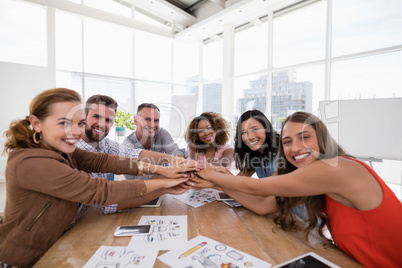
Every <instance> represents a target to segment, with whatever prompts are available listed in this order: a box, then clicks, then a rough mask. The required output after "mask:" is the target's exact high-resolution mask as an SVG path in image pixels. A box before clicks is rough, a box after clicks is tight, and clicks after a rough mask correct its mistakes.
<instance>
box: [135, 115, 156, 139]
mask: <svg viewBox="0 0 402 268" xmlns="http://www.w3.org/2000/svg"><path fill="white" fill-rule="evenodd" d="M159 118H160V113H159V111H158V109H154V108H149V107H144V108H143V109H142V110H141V111H140V112H139V113H138V114H137V115H136V116H134V124H135V125H136V126H137V138H138V140H142V139H143V138H144V139H151V138H152V137H153V136H155V134H156V132H158V130H159Z"/></svg>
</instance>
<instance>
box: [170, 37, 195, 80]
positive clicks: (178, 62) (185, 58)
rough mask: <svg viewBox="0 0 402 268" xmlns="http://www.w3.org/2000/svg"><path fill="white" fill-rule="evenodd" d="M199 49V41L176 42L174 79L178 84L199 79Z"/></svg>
mask: <svg viewBox="0 0 402 268" xmlns="http://www.w3.org/2000/svg"><path fill="white" fill-rule="evenodd" d="M199 51H200V44H199V43H198V42H194V43H189V42H181V41H175V42H174V52H173V81H174V83H178V84H183V85H185V84H192V83H196V82H198V81H199V75H198V74H199V73H200V72H199V66H200V59H199V54H200V53H199Z"/></svg>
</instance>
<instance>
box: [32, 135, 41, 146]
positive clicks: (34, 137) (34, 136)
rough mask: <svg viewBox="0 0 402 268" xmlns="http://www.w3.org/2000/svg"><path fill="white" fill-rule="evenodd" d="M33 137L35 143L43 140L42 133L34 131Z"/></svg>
mask: <svg viewBox="0 0 402 268" xmlns="http://www.w3.org/2000/svg"><path fill="white" fill-rule="evenodd" d="M36 134H39V140H37V139H36ZM32 138H33V141H34V143H35V144H39V143H40V142H41V141H42V133H40V132H39V133H38V132H34V134H33V137H32Z"/></svg>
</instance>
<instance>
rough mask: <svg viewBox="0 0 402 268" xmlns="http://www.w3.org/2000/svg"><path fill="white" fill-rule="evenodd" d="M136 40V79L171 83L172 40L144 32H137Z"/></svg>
mask: <svg viewBox="0 0 402 268" xmlns="http://www.w3.org/2000/svg"><path fill="white" fill-rule="evenodd" d="M134 40H135V42H134V50H135V53H134V72H135V78H136V79H144V80H150V81H161V82H171V81H172V68H171V63H172V40H171V39H170V38H166V37H162V36H158V35H155V34H150V33H145V32H142V31H136V32H135V37H134ZM148 92H149V93H150V94H152V95H153V94H154V93H153V91H152V90H151V91H148ZM151 92H152V93H151Z"/></svg>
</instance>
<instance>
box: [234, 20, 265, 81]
mask: <svg viewBox="0 0 402 268" xmlns="http://www.w3.org/2000/svg"><path fill="white" fill-rule="evenodd" d="M257 21H258V22H259V23H261V24H257V25H255V26H254V25H253V26H251V27H250V28H248V29H244V30H241V31H239V32H238V33H236V34H235V56H234V73H235V75H242V74H250V73H254V72H261V71H265V70H266V69H267V67H268V49H267V48H268V23H267V22H265V23H263V22H261V21H260V20H257Z"/></svg>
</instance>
